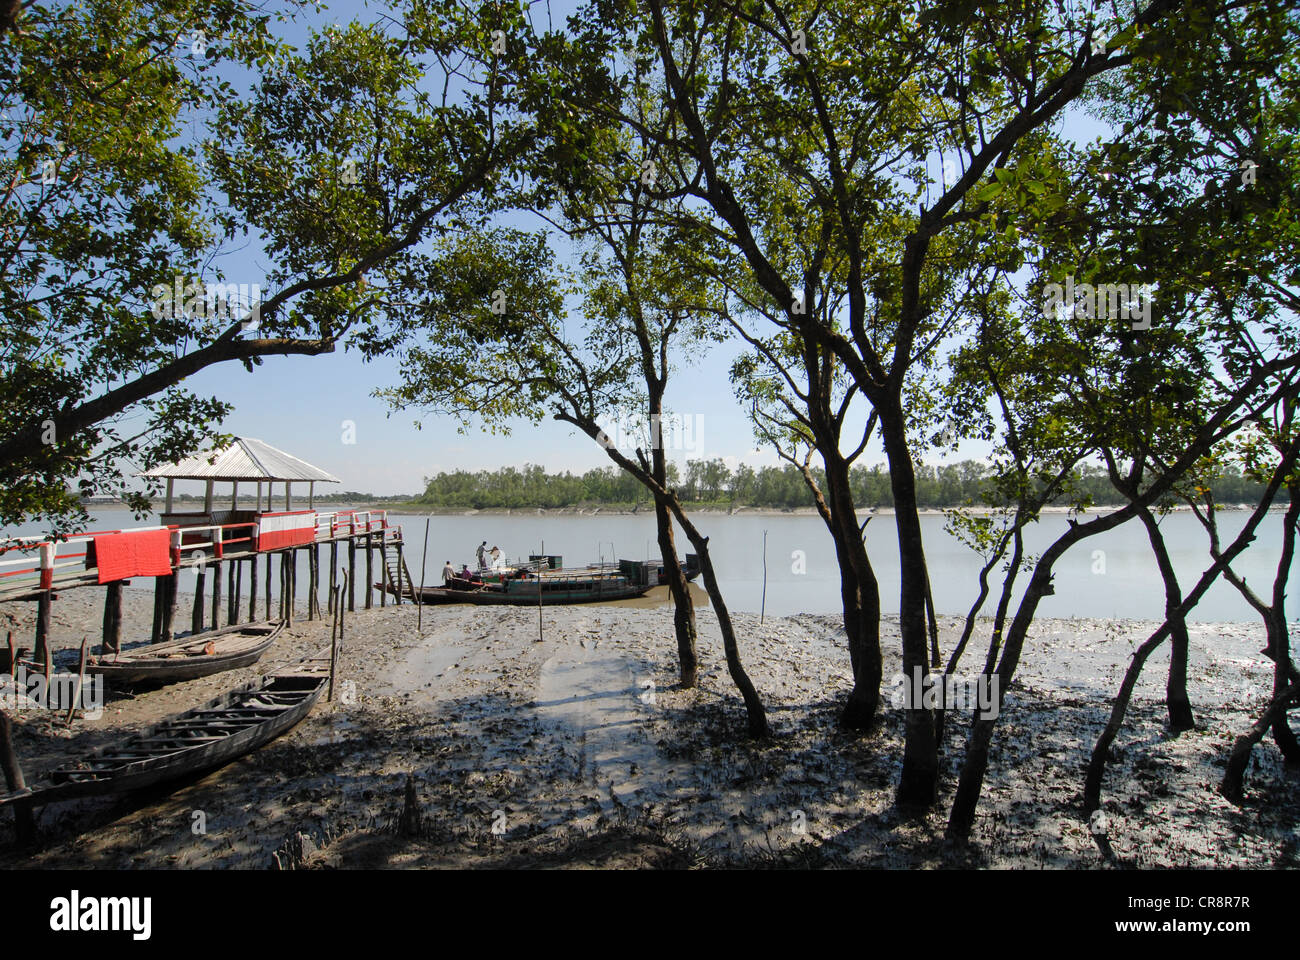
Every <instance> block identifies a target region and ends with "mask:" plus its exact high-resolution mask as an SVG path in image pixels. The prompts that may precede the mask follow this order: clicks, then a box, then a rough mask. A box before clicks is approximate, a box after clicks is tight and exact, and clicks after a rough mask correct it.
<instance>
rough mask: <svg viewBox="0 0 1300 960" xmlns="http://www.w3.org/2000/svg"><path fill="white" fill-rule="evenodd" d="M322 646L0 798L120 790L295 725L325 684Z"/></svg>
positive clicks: (247, 748)
mask: <svg viewBox="0 0 1300 960" xmlns="http://www.w3.org/2000/svg"><path fill="white" fill-rule="evenodd" d="M329 665H330V658H329V651H328V650H325V651H323V652H322V653H317V654H316V655H315V656H313V657H311V658H309V659H307V660H303V661H301V662H299V663H296V664H291V665H289V666H286V667H285V668H283V669H281V670H277V671H276V672H275V673H272V674H268V675H266V676H263V677H259V678H257V679H256V680H253V681H250V682H249V683H246V684H244V685H243V686H240V687H238V688H236V689H235V690H232V691H230V692H229V693H226V694H223V695H222V696H220V697H217V698H216V699H215V700H211V701H209V702H208V703H205V704H203V705H202V706H200V707H195V708H194V709H192V710H187V711H185V712H184V713H182V714H178V715H177V716H174V717H171V718H169V719H167V720H164V721H162V722H161V723H159V724H157V725H155V726H152V727H148V728H146V729H145V730H142V731H141V732H140V733H137V734H136V735H135V736H133V737H131V738H129V739H127V740H125V741H122V742H120V743H115V744H112V745H110V746H106V747H101V748H100V749H98V750H96V751H94V752H93V753H90V754H88V755H87V756H85V757H84V758H83V759H82V760H80V761H78V762H76V763H72V764H69V765H67V766H62V767H59V768H57V769H55V770H53V771H52V772H51V773H50V774H49V777H48V781H49V782H48V783H47V784H44V785H41V786H37V787H35V788H33V789H31V790H29V791H23V792H18V793H11V794H7V795H5V796H3V797H0V804H6V803H14V802H18V801H26V802H28V803H31V804H33V805H39V804H45V803H52V802H54V801H56V800H65V799H72V798H75V797H82V796H95V795H100V794H115V793H125V792H127V791H131V790H139V789H141V788H144V787H150V786H154V785H156V784H159V783H163V782H166V781H170V780H176V779H179V778H181V777H186V776H190V775H192V774H197V773H202V772H204V771H206V770H211V769H213V768H214V767H219V766H222V765H224V764H227V763H229V762H230V761H231V760H235V759H237V758H238V757H241V756H243V755H244V754H247V753H249V752H251V751H253V750H256V749H257V748H258V747H260V746H262V745H264V744H266V743H269V742H270V741H271V740H274V739H275V738H276V737H278V736H280V735H281V734H283V733H285V732H286V731H288V730H290V729H292V728H293V727H294V726H296V725H297V724H298V723H299V722H300V721H301V720H302V719H303V718H304V717H306V716H307V714H308V713H310V712H311V708H312V707H313V706H315V704H316V701H317V700H319V699H320V695H321V693H322V692H323V691H324V689H325V686H326V684H328V683H329Z"/></svg>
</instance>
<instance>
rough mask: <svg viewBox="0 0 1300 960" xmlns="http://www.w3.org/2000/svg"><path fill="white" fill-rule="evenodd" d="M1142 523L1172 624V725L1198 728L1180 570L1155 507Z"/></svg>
mask: <svg viewBox="0 0 1300 960" xmlns="http://www.w3.org/2000/svg"><path fill="white" fill-rule="evenodd" d="M1138 517H1139V518H1140V519H1141V520H1142V525H1143V526H1144V527H1146V531H1147V539H1148V540H1149V541H1150V542H1151V550H1152V552H1153V553H1154V554H1155V557H1156V567H1157V568H1158V569H1159V570H1160V579H1161V580H1163V581H1164V585H1165V623H1167V624H1168V625H1169V636H1170V639H1171V641H1172V644H1171V646H1172V649H1171V651H1170V654H1169V679H1168V682H1167V683H1166V685H1165V704H1166V707H1167V709H1168V711H1169V729H1170V730H1172V731H1173V732H1174V733H1182V732H1183V731H1184V730H1194V729H1195V728H1196V719H1195V717H1194V716H1193V714H1192V702H1191V700H1190V699H1189V698H1188V696H1187V655H1188V651H1189V649H1190V647H1191V640H1190V639H1189V637H1188V635H1187V618H1186V617H1184V616H1183V615H1182V614H1181V612H1180V609H1179V608H1180V607H1181V606H1182V603H1183V593H1182V590H1181V588H1180V587H1179V586H1178V574H1177V573H1176V572H1175V571H1174V565H1173V563H1172V562H1171V561H1170V559H1169V549H1168V547H1166V545H1165V538H1164V536H1163V535H1162V534H1161V532H1160V525H1159V524H1158V523H1156V518H1155V517H1154V516H1152V514H1151V511H1150V510H1148V509H1143V510H1141V511H1140V512H1139V513H1138Z"/></svg>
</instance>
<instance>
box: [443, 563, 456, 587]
mask: <svg viewBox="0 0 1300 960" xmlns="http://www.w3.org/2000/svg"><path fill="white" fill-rule="evenodd" d="M454 579H456V568H455V567H453V566H452V565H451V561H450V560H448V561H447V563H446V565H445V566H444V567H443V568H442V582H443V583H444V584H446V585H447V586H451V581H452V580H454Z"/></svg>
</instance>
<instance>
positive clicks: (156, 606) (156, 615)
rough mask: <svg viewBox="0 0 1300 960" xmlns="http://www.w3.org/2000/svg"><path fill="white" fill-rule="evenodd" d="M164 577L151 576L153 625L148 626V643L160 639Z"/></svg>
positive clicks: (164, 587)
mask: <svg viewBox="0 0 1300 960" xmlns="http://www.w3.org/2000/svg"><path fill="white" fill-rule="evenodd" d="M164 579H166V578H165V577H154V578H153V625H152V626H151V627H150V628H149V642H150V643H159V642H161V640H162V618H163V603H164V600H165V595H166V590H167V587H166V585H164V583H163V580H164Z"/></svg>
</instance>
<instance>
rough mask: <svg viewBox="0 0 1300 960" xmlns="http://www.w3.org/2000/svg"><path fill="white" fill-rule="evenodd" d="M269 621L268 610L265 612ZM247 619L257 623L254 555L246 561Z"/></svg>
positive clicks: (255, 561) (255, 558) (255, 560)
mask: <svg viewBox="0 0 1300 960" xmlns="http://www.w3.org/2000/svg"><path fill="white" fill-rule="evenodd" d="M266 612H267V614H268V616H267V619H268V620H269V619H270V616H269V614H270V613H271V611H270V610H268V611H266ZM248 619H249V622H250V623H253V622H256V621H257V557H256V555H254V556H253V557H252V559H250V560H249V561H248Z"/></svg>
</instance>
